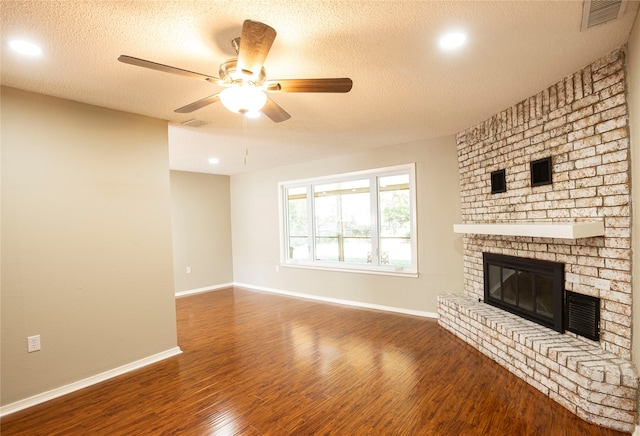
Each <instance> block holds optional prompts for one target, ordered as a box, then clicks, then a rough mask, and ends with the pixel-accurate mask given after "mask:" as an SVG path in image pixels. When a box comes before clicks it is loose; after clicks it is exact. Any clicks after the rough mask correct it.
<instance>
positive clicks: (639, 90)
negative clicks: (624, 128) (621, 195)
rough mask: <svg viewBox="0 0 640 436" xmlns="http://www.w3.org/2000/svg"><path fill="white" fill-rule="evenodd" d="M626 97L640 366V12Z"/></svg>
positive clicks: (635, 349) (636, 351) (631, 47)
mask: <svg viewBox="0 0 640 436" xmlns="http://www.w3.org/2000/svg"><path fill="white" fill-rule="evenodd" d="M627 68H628V71H627V99H628V104H629V131H630V132H629V133H630V135H629V136H630V149H631V190H632V191H631V198H632V199H634V200H635V201H632V202H631V205H632V216H633V220H632V229H631V234H632V238H631V240H632V244H633V245H632V248H633V259H632V260H633V272H632V277H633V282H632V288H633V299H634V302H635V304H634V305H633V327H635V328H634V329H633V330H632V336H631V339H632V347H633V350H632V352H633V359H634V361H635V362H636V365H638V361H639V358H640V331H638V327H637V326H639V325H640V304H639V303H638V302H640V258H639V257H638V253H640V12H638V14H637V15H636V21H635V24H634V27H633V30H632V31H631V36H630V38H629V42H628V58H627Z"/></svg>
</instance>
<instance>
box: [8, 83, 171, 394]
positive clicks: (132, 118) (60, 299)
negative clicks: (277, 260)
mask: <svg viewBox="0 0 640 436" xmlns="http://www.w3.org/2000/svg"><path fill="white" fill-rule="evenodd" d="M1 107H2V112H1V122H2V132H1V140H2V142H1V145H2V179H1V180H2V219H1V223H2V228H1V231H2V264H1V267H2V290H1V302H2V318H1V323H2V324H1V327H2V328H1V330H2V360H1V370H2V397H1V403H2V405H7V404H10V403H13V402H15V401H18V400H21V399H25V398H27V397H30V396H33V395H36V394H40V393H42V392H44V391H47V390H51V389H55V388H58V387H60V386H62V385H65V384H69V383H72V382H75V381H78V380H81V379H84V378H87V377H90V376H93V375H96V374H99V373H102V372H104V371H107V370H111V369H113V368H115V367H118V366H121V365H125V364H128V363H130V362H134V361H136V360H139V359H143V358H145V357H148V356H151V355H153V354H156V353H162V352H165V351H167V350H170V349H173V348H174V347H176V345H177V339H176V320H175V300H174V293H173V275H172V259H171V222H170V195H169V172H168V144H167V142H168V140H167V125H166V122H164V121H161V120H156V119H151V118H147V117H142V116H137V115H132V114H127V113H123V112H116V111H112V110H108V109H104V108H99V107H94V106H88V105H84V104H79V103H74V102H70V101H66V100H59V99H55V98H51V97H45V96H41V95H37V94H31V93H26V92H22V91H17V90H14V89H8V88H2V106H1ZM36 334H39V335H41V341H42V350H41V351H38V352H35V353H27V336H30V335H36Z"/></svg>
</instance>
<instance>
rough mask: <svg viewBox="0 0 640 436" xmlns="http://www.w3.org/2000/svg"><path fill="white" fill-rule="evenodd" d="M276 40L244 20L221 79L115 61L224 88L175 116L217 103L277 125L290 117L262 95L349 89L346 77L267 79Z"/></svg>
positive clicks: (265, 27)
mask: <svg viewBox="0 0 640 436" xmlns="http://www.w3.org/2000/svg"><path fill="white" fill-rule="evenodd" d="M275 38H276V31H275V30H274V29H273V28H272V27H270V26H268V25H266V24H264V23H260V22H258V21H252V20H245V22H244V23H243V25H242V36H241V37H240V38H236V39H234V40H233V41H232V42H231V43H232V45H233V48H234V49H235V50H236V53H237V55H238V57H237V58H234V59H230V60H228V61H226V62H224V63H223V64H222V65H220V69H219V75H220V78H218V77H213V76H208V75H206V74H200V73H196V72H193V71H188V70H183V69H181V68H176V67H171V66H169V65H163V64H159V63H156V62H151V61H147V60H144V59H139V58H135V57H132V56H126V55H121V56H120V57H118V60H119V61H120V62H124V63H126V64H131V65H135V66H138V67H145V68H150V69H152V70H157V71H162V72H165V73H173V74H178V75H181V76H186V77H191V78H194V79H200V80H206V81H207V82H210V83H215V84H217V85H219V86H222V87H224V88H225V89H223V90H222V91H220V92H219V93H216V94H213V95H210V96H208V97H205V98H203V99H200V100H198V101H195V102H193V103H190V104H188V105H186V106H183V107H181V108H179V109H176V110H175V112H177V113H189V112H193V111H195V110H198V109H200V108H203V107H205V106H207V105H210V104H212V103H215V102H217V101H218V100H220V101H221V102H222V104H223V105H224V106H225V107H226V108H227V109H229V110H231V111H232V112H236V113H239V114H243V115H250V114H252V113H257V112H258V111H260V112H262V113H263V114H265V115H266V116H268V117H269V118H270V119H271V120H272V121H274V122H276V123H279V122H281V121H285V120H288V119H289V118H291V115H289V114H288V113H287V111H285V110H284V109H283V108H281V107H280V106H279V105H278V104H277V103H276V102H274V101H273V100H272V99H270V98H269V97H268V96H267V94H266V93H265V92H342V93H344V92H349V91H350V90H351V87H352V86H353V82H352V80H351V79H349V78H333V79H282V80H267V75H266V72H265V70H264V67H263V64H264V61H265V59H266V58H267V54H268V53H269V50H270V49H271V45H272V44H273V41H274V40H275Z"/></svg>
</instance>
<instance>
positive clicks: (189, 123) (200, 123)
mask: <svg viewBox="0 0 640 436" xmlns="http://www.w3.org/2000/svg"><path fill="white" fill-rule="evenodd" d="M181 124H182V125H183V126H189V127H201V126H204V125H205V124H209V123H208V122H206V121H202V120H199V119H197V118H191V119H190V120H187V121H185V122H183V123H181Z"/></svg>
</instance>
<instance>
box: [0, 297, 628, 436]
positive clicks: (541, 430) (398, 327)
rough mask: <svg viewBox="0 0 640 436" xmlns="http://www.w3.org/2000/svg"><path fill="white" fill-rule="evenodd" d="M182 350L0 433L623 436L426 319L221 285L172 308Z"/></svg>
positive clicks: (9, 419) (22, 417)
mask: <svg viewBox="0 0 640 436" xmlns="http://www.w3.org/2000/svg"><path fill="white" fill-rule="evenodd" d="M177 321H178V339H179V346H180V347H181V348H182V350H183V353H182V354H181V355H179V356H175V357H172V358H169V359H166V360H164V361H162V362H159V363H156V364H153V365H150V366H148V367H145V368H142V369H139V370H136V371H133V372H131V373H128V374H124V375H122V376H119V377H117V378H114V379H111V380H108V381H106V382H103V383H100V384H98V385H94V386H91V387H88V388H86V389H83V390H80V391H77V392H74V393H71V394H69V395H66V396H64V397H61V398H57V399H54V400H51V401H49V402H47V403H44V404H41V405H38V406H34V407H32V408H30V409H27V410H24V411H20V412H16V413H14V414H11V415H9V416H6V417H4V418H3V419H2V420H0V431H1V433H2V435H3V436H6V435H9V436H11V435H109V436H110V435H172V434H181V435H217V434H219V435H246V436H257V435H320V434H322V435H324V434H327V435H361V434H363V435H364V434H370V435H470V436H473V435H497V434H499V435H610V436H614V435H621V434H623V433H619V432H616V431H613V430H608V429H604V428H602V427H598V426H595V425H591V424H589V423H587V422H585V421H583V420H582V419H580V418H578V417H577V416H576V415H574V414H572V413H571V412H570V411H568V410H566V409H564V408H563V407H562V406H560V405H559V404H557V403H555V402H554V401H552V400H550V399H549V398H548V397H546V396H545V395H543V394H542V393H540V392H538V391H537V390H535V389H534V388H532V387H531V386H529V385H527V384H526V383H525V382H523V381H522V380H520V379H518V378H517V377H516V376H514V375H512V374H510V373H509V372H507V371H506V370H505V369H503V368H502V367H500V366H498V365H497V364H496V363H494V362H493V361H491V360H490V359H488V358H487V357H485V356H483V355H482V354H480V353H479V352H478V351H476V350H474V349H473V348H471V347H470V346H469V345H467V344H464V343H463V342H462V341H460V340H458V339H457V338H455V337H454V336H453V335H451V334H449V333H448V332H446V331H445V330H444V329H442V328H440V327H439V326H438V325H437V323H436V321H435V320H431V319H425V318H420V317H413V316H408V315H399V314H391V313H384V312H380V311H374V310H366V309H357V308H348V307H343V306H339V305H333V304H324V303H318V302H312V301H308V300H303V299H297V298H290V297H284V296H279V295H273V294H268V293H261V292H256V291H249V290H246V289H240V288H235V289H234V288H229V289H225V290H219V291H215V292H210V293H205V294H200V295H194V296H189V297H183V298H180V299H178V300H177Z"/></svg>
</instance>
